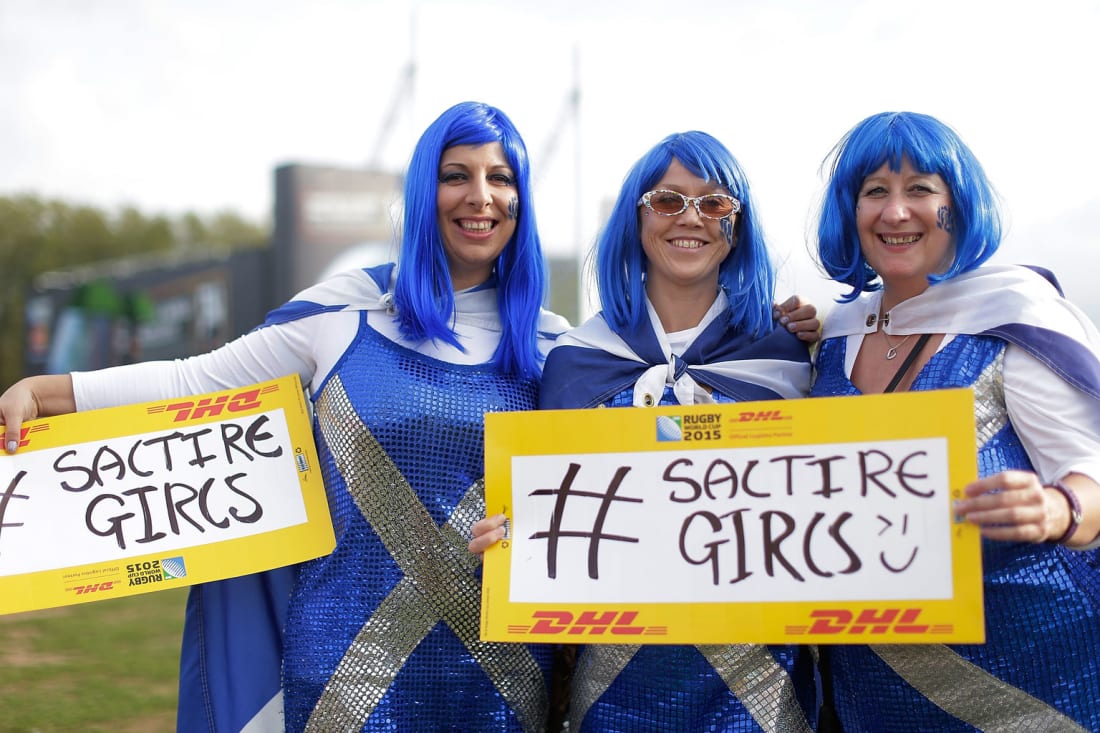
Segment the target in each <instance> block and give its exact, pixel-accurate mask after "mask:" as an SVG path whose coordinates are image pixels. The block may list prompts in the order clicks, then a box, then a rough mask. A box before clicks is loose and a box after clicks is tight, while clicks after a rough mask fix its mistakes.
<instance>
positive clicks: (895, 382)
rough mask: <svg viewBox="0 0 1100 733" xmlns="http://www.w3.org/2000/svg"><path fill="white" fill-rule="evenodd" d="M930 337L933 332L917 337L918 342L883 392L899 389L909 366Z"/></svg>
mask: <svg viewBox="0 0 1100 733" xmlns="http://www.w3.org/2000/svg"><path fill="white" fill-rule="evenodd" d="M930 338H932V334H930V333H923V334H921V337H920V338H919V339H917V343H916V344H914V345H913V349H912V351H910V352H909V355H908V356H906V357H905V361H903V362H902V363H901V366H899V367H898V370H897V372H895V373H894V378H893V379H891V380H890V384H888V385H887V386H886V389H884V390H883V392H893V391H894V390H895V389H897V386H898V383H899V382H901V379H902V377H904V376H905V373H906V372H908V371H909V367H911V366H913V362H914V361H916V360H917V354H919V353H920V351H921V349H923V348H924V345H925V344H926V343H928V339H930Z"/></svg>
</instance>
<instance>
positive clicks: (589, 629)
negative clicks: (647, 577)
mask: <svg viewBox="0 0 1100 733" xmlns="http://www.w3.org/2000/svg"><path fill="white" fill-rule="evenodd" d="M531 618H532V619H533V620H534V624H532V625H523V624H511V625H509V626H508V633H509V634H551V635H557V634H566V635H574V636H575V635H580V634H586V635H600V634H614V635H620V636H638V635H647V636H664V635H666V634H667V633H668V627H667V626H643V625H639V624H635V623H634V621H635V619H637V618H638V612H637V611H581V612H580V613H578V614H574V613H572V612H570V611H535V612H533V613H532V614H531Z"/></svg>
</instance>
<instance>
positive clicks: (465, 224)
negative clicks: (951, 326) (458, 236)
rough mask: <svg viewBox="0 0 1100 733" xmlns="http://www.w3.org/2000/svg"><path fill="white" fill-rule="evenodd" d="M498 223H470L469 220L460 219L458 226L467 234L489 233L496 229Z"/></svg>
mask: <svg viewBox="0 0 1100 733" xmlns="http://www.w3.org/2000/svg"><path fill="white" fill-rule="evenodd" d="M496 225H497V223H496V222H495V221H469V220H467V219H459V220H458V226H459V227H461V228H462V230H463V231H465V232H473V233H479V232H487V231H489V230H491V229H492V228H493V227H495V226H496Z"/></svg>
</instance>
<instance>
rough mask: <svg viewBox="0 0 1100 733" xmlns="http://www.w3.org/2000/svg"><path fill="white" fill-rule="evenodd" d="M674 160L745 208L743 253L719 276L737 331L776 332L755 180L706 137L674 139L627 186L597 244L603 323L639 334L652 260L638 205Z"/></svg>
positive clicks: (637, 168)
mask: <svg viewBox="0 0 1100 733" xmlns="http://www.w3.org/2000/svg"><path fill="white" fill-rule="evenodd" d="M673 159H675V160H678V161H680V164H681V165H683V166H684V167H685V168H686V169H687V170H689V171H690V172H691V173H692V175H695V176H698V177H699V178H702V179H703V180H704V181H706V182H707V183H717V184H718V185H720V186H722V187H723V188H725V189H726V190H727V191H729V193H730V194H731V195H732V196H734V197H736V198H737V199H738V200H739V201H740V202H741V211H740V213H738V214H737V215H736V220H735V224H734V233H735V235H736V246H735V247H734V248H733V251H732V252H730V254H729V256H728V257H726V259H725V260H723V262H722V264H721V266H720V267H719V270H718V284H719V286H720V287H721V288H722V289H723V290H725V291H726V295H727V296H728V297H729V300H730V315H729V320H730V326H731V327H734V328H738V329H740V330H741V331H743V332H746V333H750V334H753V335H755V336H763V335H765V334H766V333H768V332H769V331H770V330H771V329H772V301H773V295H774V291H775V269H774V267H773V265H772V262H771V259H770V256H769V254H768V250H767V247H766V245H765V242H764V235H763V230H762V229H761V227H760V224H759V222H758V220H757V215H756V206H755V204H754V202H753V200H752V194H751V192H750V190H749V182H748V178H747V177H746V176H745V173H744V171H742V170H741V165H740V164H739V163H738V162H737V160H736V158H734V157H733V154H732V153H730V151H729V150H727V149H726V147H725V146H724V145H722V143H720V142H719V141H718V140H716V139H715V138H714V137H712V136H710V135H708V134H707V133H705V132H698V131H691V132H681V133H674V134H672V135H669V136H668V137H666V138H665V139H664V140H662V141H661V142H659V143H657V145H655V146H654V147H653V148H652V149H650V150H649V152H647V153H646V154H645V155H643V156H642V158H641V159H640V160H639V161H638V162H637V163H635V164H634V166H633V167H632V168H631V169H630V171H629V172H628V173H627V174H626V178H625V179H624V180H623V185H622V189H621V190H620V191H619V197H618V199H617V200H616V201H615V205H614V208H613V209H612V211H611V216H610V218H609V220H608V222H607V225H606V226H605V227H604V229H603V231H601V232H600V235H599V238H598V240H597V243H596V282H597V286H598V288H599V294H600V303H601V307H602V308H603V315H604V319H605V320H606V321H607V322H608V323H609V324H610V325H611V327H612V328H613V329H614V330H616V331H622V330H624V329H628V328H636V327H638V326H639V325H641V324H642V323H643V322H644V321H645V320H646V319H648V318H649V315H648V313H647V311H646V305H645V272H646V267H647V264H648V262H647V259H646V256H645V252H644V251H643V250H642V245H641V233H640V227H639V220H638V216H639V212H638V199H639V198H641V196H642V194H644V193H645V192H646V191H649V190H651V189H652V188H653V186H654V185H656V184H657V182H658V181H660V180H661V177H662V176H664V174H665V172H666V171H667V170H668V167H669V165H671V163H672V161H673Z"/></svg>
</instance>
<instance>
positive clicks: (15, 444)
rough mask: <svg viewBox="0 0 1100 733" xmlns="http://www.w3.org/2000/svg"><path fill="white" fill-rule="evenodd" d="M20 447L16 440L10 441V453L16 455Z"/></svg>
mask: <svg viewBox="0 0 1100 733" xmlns="http://www.w3.org/2000/svg"><path fill="white" fill-rule="evenodd" d="M18 447H19V443H18V442H16V441H14V440H9V441H8V453H14V452H15V449H16V448H18Z"/></svg>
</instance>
